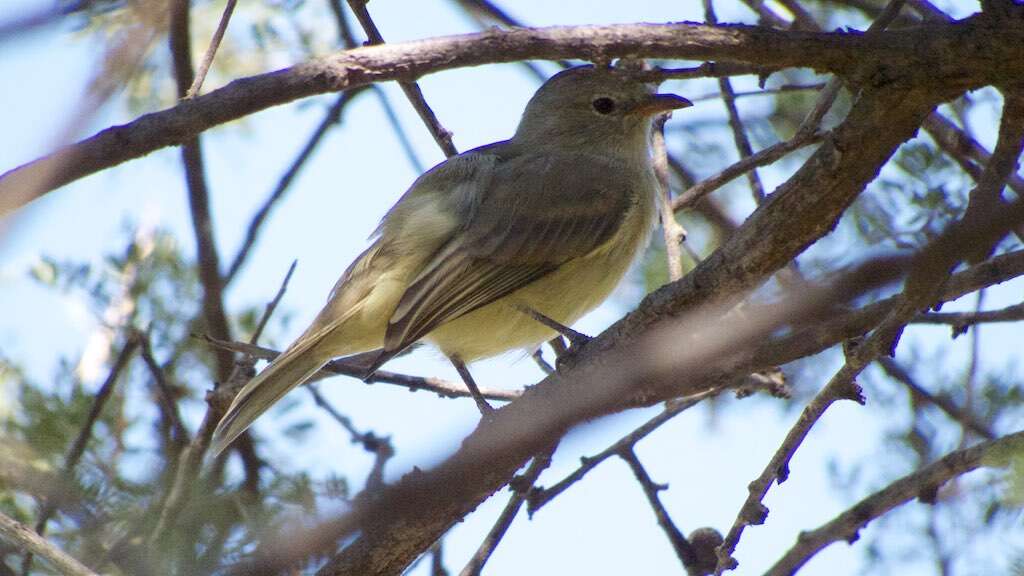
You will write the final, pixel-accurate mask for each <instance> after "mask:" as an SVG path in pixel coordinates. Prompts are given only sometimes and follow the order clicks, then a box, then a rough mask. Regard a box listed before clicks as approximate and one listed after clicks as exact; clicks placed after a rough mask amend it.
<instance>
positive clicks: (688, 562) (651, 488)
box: [619, 446, 703, 576]
mask: <svg viewBox="0 0 1024 576" xmlns="http://www.w3.org/2000/svg"><path fill="white" fill-rule="evenodd" d="M619 457H620V458H622V459H623V460H625V461H626V464H628V465H629V469H630V470H632V471H633V476H634V477H635V478H636V481H637V483H639V484H640V488H642V489H643V491H644V496H646V497H647V504H649V505H650V507H651V510H653V511H654V517H655V518H656V519H657V520H658V526H660V527H661V530H662V532H664V533H665V536H666V537H667V538H668V541H669V543H670V544H672V549H673V550H674V551H675V553H676V557H677V558H679V562H681V563H682V565H683V569H685V570H686V572H687V573H688V574H691V575H693V576H703V575H700V574H699V573H698V572H696V570H695V569H696V565H697V554H696V552H694V550H693V546H690V541H689V540H687V539H686V536H684V535H683V533H682V531H680V530H679V528H678V527H677V526H676V525H675V522H673V521H672V517H671V516H669V514H668V510H666V509H665V506H664V505H663V504H662V503H661V498H660V497H659V496H658V492H661V491H662V490H666V489H667V488H668V486H667V485H665V484H657V483H655V482H654V480H651V476H650V475H649V474H648V473H647V470H646V469H645V468H644V466H643V464H641V463H640V459H639V458H637V456H636V452H634V451H633V447H632V446H627V447H624V448H622V450H620V451H619Z"/></svg>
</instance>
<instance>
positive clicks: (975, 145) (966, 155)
mask: <svg viewBox="0 0 1024 576" xmlns="http://www.w3.org/2000/svg"><path fill="white" fill-rule="evenodd" d="M924 129H925V131H926V132H928V134H929V135H930V136H931V137H932V138H933V139H935V142H936V143H937V144H938V145H939V148H942V150H943V152H945V153H946V154H948V155H949V156H950V157H951V158H953V160H955V161H956V163H957V164H959V165H960V167H961V168H962V169H963V170H964V172H966V173H967V174H969V175H970V176H971V178H974V179H975V180H977V179H978V178H979V177H980V176H981V166H984V165H985V164H987V163H988V160H989V157H990V156H991V154H990V153H989V151H988V150H986V149H985V147H984V146H982V145H981V144H980V143H979V142H978V141H977V140H975V139H974V138H972V137H971V136H970V135H969V134H967V132H965V131H963V130H961V129H960V128H958V127H957V126H956V124H953V123H952V122H951V121H949V120H948V119H947V118H946V117H944V116H943V115H942V114H939V113H938V112H933V113H932V114H931V115H930V116H928V118H927V119H926V120H925V121H924ZM1007 183H1008V184H1009V186H1010V188H1011V189H1012V190H1013V191H1014V192H1016V193H1017V195H1018V196H1022V197H1024V178H1021V176H1020V175H1019V174H1011V176H1010V179H1009V181H1008V182H1007Z"/></svg>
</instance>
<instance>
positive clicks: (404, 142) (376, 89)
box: [372, 84, 426, 174]
mask: <svg viewBox="0 0 1024 576" xmlns="http://www.w3.org/2000/svg"><path fill="white" fill-rule="evenodd" d="M372 90H373V93H374V95H375V96H377V100H378V101H380V107H381V108H383V109H384V116H386V117H387V119H388V123H389V124H391V130H392V131H393V132H394V133H395V137H396V138H398V143H399V144H400V145H401V146H402V152H404V153H405V158H406V159H407V160H408V161H409V165H410V166H412V169H413V170H415V171H416V173H417V174H420V173H422V172H423V171H424V170H425V169H426V168H425V167H424V166H423V162H421V161H420V159H419V156H417V155H416V149H415V148H414V147H413V145H412V141H411V140H409V136H408V134H406V133H405V129H404V128H403V127H402V122H401V120H399V119H398V114H395V108H394V106H392V105H391V100H390V99H389V98H388V93H387V92H385V91H384V89H383V88H381V87H380V86H377V85H376V84H374V85H373V86H372Z"/></svg>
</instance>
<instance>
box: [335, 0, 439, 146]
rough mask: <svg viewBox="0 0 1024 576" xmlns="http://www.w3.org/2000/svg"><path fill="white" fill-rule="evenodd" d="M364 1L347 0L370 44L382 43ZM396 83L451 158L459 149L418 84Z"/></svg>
mask: <svg viewBox="0 0 1024 576" xmlns="http://www.w3.org/2000/svg"><path fill="white" fill-rule="evenodd" d="M366 3H367V0H348V5H349V7H350V8H352V12H354V13H355V15H356V19H357V20H359V24H360V26H362V27H363V31H364V32H366V37H367V38H368V39H369V41H370V44H371V45H374V44H383V43H384V37H383V36H381V34H380V30H378V29H377V25H376V24H374V22H373V19H372V18H370V12H369V10H367V9H366ZM398 85H399V86H401V88H402V92H404V93H405V97H406V98H408V99H409V103H410V104H412V107H413V108H415V109H416V113H417V114H419V115H420V119H421V120H423V123H424V124H425V125H426V126H427V130H429V131H430V135H431V136H433V137H434V141H435V142H437V145H438V146H439V147H440V148H441V151H442V152H444V155H445V156H447V157H449V158H451V157H452V156H455V155H456V154H458V153H459V151H458V150H457V149H456V148H455V144H453V143H452V133H451V132H450V131H449V130H447V129H446V128H445V127H444V126H442V125H441V122H440V121H439V120H438V119H437V115H436V114H434V111H433V110H432V109H431V108H430V106H429V105H428V104H427V100H426V98H424V97H423V91H422V90H420V86H419V84H417V83H416V82H413V81H410V80H403V81H399V82H398Z"/></svg>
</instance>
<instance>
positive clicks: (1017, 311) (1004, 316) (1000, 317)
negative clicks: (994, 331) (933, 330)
mask: <svg viewBox="0 0 1024 576" xmlns="http://www.w3.org/2000/svg"><path fill="white" fill-rule="evenodd" d="M1022 320H1024V302H1022V303H1020V304H1013V305H1011V306H1007V307H1005V308H1000V309H999V310H982V311H978V312H922V313H920V314H918V315H917V316H915V317H914V319H913V320H912V322H913V323H914V324H949V325H950V326H951V327H952V330H953V337H954V338H955V337H957V336H959V335H961V334H963V333H964V332H966V331H967V329H968V328H969V327H971V326H974V325H975V324H986V323H990V322H1020V321H1022Z"/></svg>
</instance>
